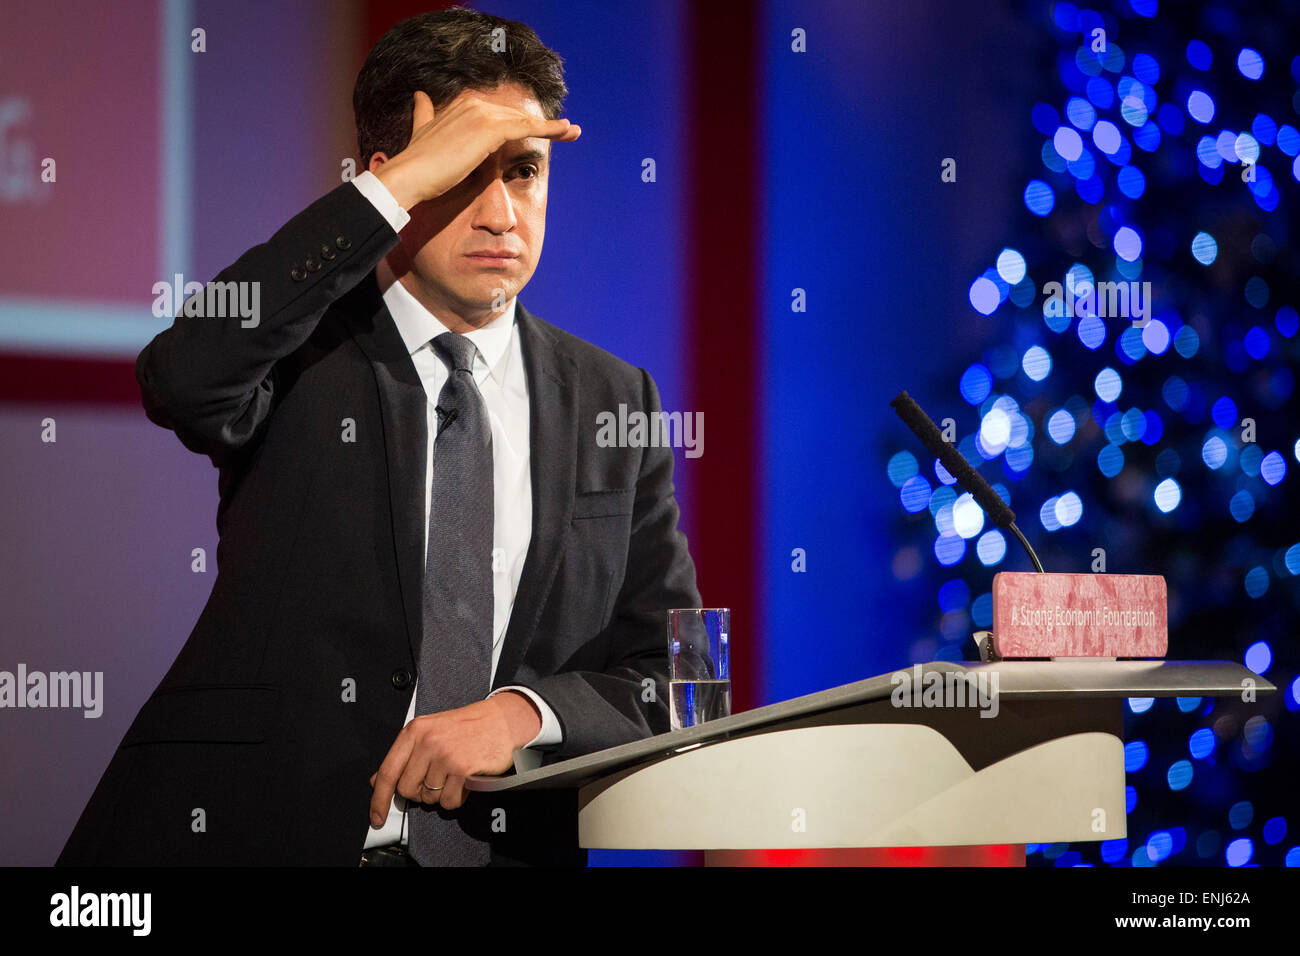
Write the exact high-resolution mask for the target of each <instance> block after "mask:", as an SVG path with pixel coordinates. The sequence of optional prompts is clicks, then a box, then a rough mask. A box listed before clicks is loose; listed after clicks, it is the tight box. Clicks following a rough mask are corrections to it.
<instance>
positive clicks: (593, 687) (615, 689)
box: [519, 370, 700, 763]
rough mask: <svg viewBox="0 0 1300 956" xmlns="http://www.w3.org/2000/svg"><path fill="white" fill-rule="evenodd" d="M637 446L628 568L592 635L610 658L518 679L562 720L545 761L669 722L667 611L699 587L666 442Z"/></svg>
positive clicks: (695, 595) (685, 602)
mask: <svg viewBox="0 0 1300 956" xmlns="http://www.w3.org/2000/svg"><path fill="white" fill-rule="evenodd" d="M641 381H642V401H643V404H642V405H641V407H642V408H644V409H645V410H646V411H647V412H658V411H660V410H661V406H660V401H659V391H658V389H657V388H656V387H655V384H654V381H653V380H652V379H651V378H650V376H649V375H648V374H647V373H646V372H645V371H644V370H641ZM643 452H644V454H643V457H642V460H641V467H640V470H639V473H638V475H637V483H636V498H635V504H634V506H633V514H632V530H631V535H630V539H629V544H628V556H627V573H626V575H625V577H624V579H623V586H622V588H621V589H620V591H619V594H618V597H617V599H616V602H615V606H614V612H613V616H612V619H611V622H610V625H609V627H608V628H607V629H606V631H605V633H604V634H602V635H600V636H599V637H598V638H597V640H602V639H603V640H607V641H608V646H609V664H608V666H607V667H606V668H605V670H603V671H568V672H563V673H559V674H554V675H551V676H547V677H540V678H536V679H534V680H532V681H529V682H519V683H524V684H527V686H528V687H530V688H531V689H533V690H534V691H536V692H537V693H538V694H540V695H541V696H542V697H543V698H545V700H546V701H547V703H548V704H550V705H551V708H552V710H554V712H555V714H556V716H557V717H558V718H559V720H560V724H561V726H562V729H563V732H564V738H563V740H562V741H561V743H560V744H559V745H558V746H557V747H556V748H555V749H554V750H553V751H552V752H550V753H549V754H548V756H547V758H546V762H548V763H550V762H554V761H555V760H561V759H565V758H568V757H575V756H580V755H582V754H587V753H591V752H593V751H596V750H603V749H605V748H606V747H615V746H617V745H619V744H624V743H628V742H630V741H633V740H640V739H642V738H645V737H648V736H650V735H652V734H659V733H665V732H666V731H668V730H669V717H668V636H667V614H666V611H667V609H668V608H674V607H699V606H700V594H699V591H698V590H697V589H696V583H695V564H694V562H693V561H692V560H691V555H690V552H689V550H688V549H687V545H686V536H685V535H684V534H682V532H681V531H680V530H678V527H677V520H678V515H679V511H678V507H677V499H676V497H675V496H674V494H673V452H672V449H671V448H667V447H663V446H658V447H646V448H644V449H643ZM647 679H649V681H650V683H647Z"/></svg>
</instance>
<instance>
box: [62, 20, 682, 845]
mask: <svg viewBox="0 0 1300 956" xmlns="http://www.w3.org/2000/svg"><path fill="white" fill-rule="evenodd" d="M502 41H503V42H502ZM452 66H454V72H453V71H452V70H449V69H448V68H449V67H452ZM566 92H567V91H566V90H565V88H564V82H563V77H562V71H561V69H560V63H559V59H558V57H556V56H555V54H554V53H553V52H552V51H550V50H548V49H547V48H546V47H544V46H543V45H542V44H541V42H540V41H539V40H538V39H537V37H536V35H535V34H534V33H533V32H532V31H531V30H530V29H528V28H527V27H525V26H523V25H522V24H518V23H515V22H514V21H509V20H502V19H499V18H495V17H489V16H486V15H484V14H479V13H475V12H472V11H467V10H461V9H453V10H448V11H442V12H439V13H432V14H424V15H422V16H420V17H415V18H412V19H411V20H408V21H404V22H403V23H401V24H398V26H397V27H395V28H394V29H393V30H392V31H390V32H389V33H388V34H387V35H385V37H384V38H383V39H381V40H380V42H379V43H378V44H376V46H375V48H374V50H372V51H371V54H370V56H369V57H368V58H367V61H366V64H365V66H364V67H363V68H362V71H361V74H360V75H359V77H358V80H357V87H356V92H355V93H354V106H355V108H356V111H357V127H358V139H359V143H360V151H361V160H362V162H363V164H364V165H365V166H366V167H367V168H366V171H365V172H364V173H362V175H361V176H359V177H357V179H356V180H355V181H353V182H348V183H344V184H343V185H341V186H339V187H338V188H336V189H334V190H333V191H332V192H330V193H329V194H327V195H326V196H324V197H322V198H321V199H319V200H318V201H316V202H315V203H313V204H312V205H311V206H309V207H308V208H307V209H306V210H304V211H303V212H302V213H300V214H299V215H297V216H295V217H294V218H293V219H291V220H290V221H289V222H288V223H287V224H286V225H285V226H284V227H283V228H281V229H280V230H279V231H278V232H277V233H276V234H275V235H274V236H273V237H272V238H271V239H270V240H269V241H267V242H265V243H263V244H261V245H258V246H255V247H253V248H252V249H250V250H249V251H248V252H246V253H245V254H244V255H243V256H241V257H240V258H239V260H238V261H237V262H235V263H234V264H233V265H232V266H230V267H229V268H228V269H226V270H224V271H223V272H222V273H221V274H220V275H219V276H218V277H217V279H216V280H215V281H216V282H222V283H230V282H234V283H241V284H242V283H247V284H249V286H251V285H252V283H258V284H259V285H258V286H253V287H252V288H253V289H254V290H255V293H254V294H256V295H257V296H259V298H258V302H259V305H260V309H259V315H258V318H257V320H256V322H249V321H248V320H247V317H241V316H240V315H232V316H222V315H212V314H203V309H202V303H198V304H197V305H195V306H194V307H193V308H192V309H191V308H189V307H188V306H187V309H185V310H182V314H180V315H178V316H177V317H176V320H175V322H174V324H173V326H172V327H171V328H170V329H168V330H166V331H165V332H162V333H160V334H159V335H158V336H157V337H156V338H155V339H154V340H153V341H152V342H151V343H150V344H149V345H148V347H146V349H145V350H144V351H143V352H142V353H141V355H140V357H139V359H138V361H137V363H136V376H137V378H138V380H139V382H140V386H141V391H142V395H143V402H144V406H145V409H146V412H147V414H148V415H149V417H150V419H151V420H153V421H155V422H157V423H158V424H160V425H163V426H165V427H167V428H171V429H173V430H174V431H175V432H176V434H177V436H178V437H179V438H180V440H181V441H182V442H183V443H184V445H185V446H186V447H187V448H189V449H191V450H192V451H195V452H199V453H202V454H205V455H208V456H209V457H210V458H211V459H212V461H213V464H214V465H215V466H217V467H218V468H219V469H220V477H219V483H218V484H219V491H220V495H221V499H220V504H219V507H218V512H217V526H218V530H219V533H220V544H219V548H218V575H217V580H216V582H215V584H214V587H213V591H212V595H211V597H210V598H209V600H208V603H207V605H206V606H205V608H204V610H203V613H202V615H201V616H200V618H199V621H198V623H197V624H196V626H195V628H194V631H193V633H192V634H191V636H190V638H189V640H188V641H187V642H186V644H185V646H184V648H183V649H182V650H181V652H180V655H179V657H178V658H177V660H176V662H175V663H174V664H173V665H172V667H171V669H170V670H169V671H168V673H167V675H166V676H165V677H164V678H163V680H162V682H161V684H160V685H159V687H158V689H157V690H156V691H155V692H154V694H153V695H152V696H151V697H150V698H149V700H148V701H147V702H146V704H145V706H144V707H143V708H142V710H141V711H140V713H139V715H138V716H137V718H136V720H135V722H134V723H133V724H132V725H131V728H130V729H129V731H128V732H127V735H126V737H125V738H124V740H123V741H122V744H121V746H120V747H119V748H118V751H117V753H116V754H115V755H114V757H113V760H112V761H111V763H110V765H109V767H108V769H107V770H106V771H105V773H104V776H103V778H102V779H101V780H100V782H99V785H98V787H97V788H96V790H95V793H94V795H93V796H92V798H91V800H90V803H89V805H88V806H87V808H86V810H85V812H84V813H83V814H82V817H81V820H80V821H79V822H78V824H77V827H76V829H75V830H74V832H73V834H72V836H71V837H70V838H69V840H68V843H67V845H66V847H65V848H64V851H63V854H62V855H61V856H60V858H59V863H60V864H71V865H78V864H105V863H109V864H149V863H162V864H249V863H253V864H288V865H298V864H325V865H349V866H355V865H357V863H358V861H359V860H360V861H361V862H362V863H363V864H370V865H373V864H379V865H394V864H407V863H409V862H410V860H411V859H412V858H417V859H419V861H420V862H421V863H424V864H428V865H442V864H471V865H473V864H481V863H488V862H492V863H512V862H523V863H560V862H562V863H585V860H586V853H585V851H581V850H579V849H578V847H577V845H576V817H575V815H574V802H573V801H574V795H573V794H572V793H564V792H560V793H550V794H522V795H517V796H516V797H515V798H510V797H508V796H506V795H498V794H493V795H487V794H474V795H468V794H467V792H466V789H465V778H466V777H468V776H470V775H472V774H484V773H487V774H496V773H502V772H505V771H507V770H508V769H509V768H510V766H511V764H512V763H514V764H515V766H516V767H520V768H522V767H524V766H529V765H534V764H536V763H537V762H539V759H538V755H540V759H541V760H542V761H547V762H549V761H554V760H557V759H563V758H567V757H572V756H576V755H580V754H583V753H589V752H591V751H594V750H598V749H602V748H605V747H610V746H614V745H617V744H620V743H624V742H627V741H630V740H634V739H638V738H641V737H645V736H647V735H649V734H654V733H660V732H663V731H666V730H667V729H668V725H669V721H668V714H667V700H668V686H667V660H666V646H665V645H666V637H665V610H666V609H667V608H671V607H690V606H698V605H699V603H700V598H699V594H698V592H697V590H696V584H695V569H694V565H693V564H692V562H691V559H690V555H689V553H688V551H687V548H686V541H685V538H684V537H683V536H682V534H681V533H680V531H678V529H677V519H678V509H677V505H676V501H675V499H674V495H673V486H672V469H673V458H672V452H671V450H670V449H668V448H666V447H662V446H660V445H658V444H655V443H651V444H650V445H649V446H641V447H604V445H606V444H607V443H604V442H600V441H598V440H597V435H598V429H597V426H596V423H597V418H598V416H599V415H600V414H601V413H602V412H610V411H615V410H617V409H618V408H619V406H620V405H626V406H627V408H628V411H629V412H636V411H640V412H645V413H654V412H658V411H659V408H660V406H659V397H658V393H657V391H656V389H655V386H654V383H653V381H652V380H651V378H650V376H649V375H648V374H646V373H645V372H644V371H643V370H641V369H638V368H635V367H634V366H631V365H629V364H627V363H625V362H623V361H621V360H619V359H617V358H615V357H614V356H612V355H610V354H608V353H606V352H604V351H602V350H600V349H599V348H597V347H595V346H593V345H591V344H589V343H587V342H584V341H582V340H581V339H578V338H576V337H575V336H572V335H570V334H568V333H566V332H564V331H562V330H560V329H558V328H556V327H555V326H552V325H550V324H548V323H546V322H544V321H542V320H541V319H539V318H537V317H536V316H534V315H532V314H531V313H529V312H528V311H527V310H526V309H525V308H524V307H523V305H522V303H520V302H519V301H518V300H517V295H518V292H519V291H520V289H522V288H523V286H524V285H525V284H526V283H527V282H528V280H529V278H531V276H532V273H533V271H534V269H535V267H536V263H537V260H538V256H539V254H540V251H541V246H542V239H543V234H544V230H545V213H546V185H547V174H548V171H549V163H550V142H551V141H552V140H560V141H562V142H566V141H572V140H574V139H577V138H578V136H579V135H580V130H579V129H578V127H576V126H571V125H570V124H569V123H568V121H567V120H561V119H558V118H557V117H558V114H559V108H560V103H561V102H562V99H563V96H564V95H565V93H566ZM399 127H400V128H401V129H402V130H404V132H400V133H399ZM399 231H400V233H401V235H400V237H399V234H398V233H399ZM199 298H203V297H202V296H200V297H199ZM192 301H193V300H192ZM209 301H211V300H210V299H209ZM194 313H198V314H194ZM404 721H405V724H404ZM467 797H468V799H467ZM363 848H364V850H365V853H364V854H363Z"/></svg>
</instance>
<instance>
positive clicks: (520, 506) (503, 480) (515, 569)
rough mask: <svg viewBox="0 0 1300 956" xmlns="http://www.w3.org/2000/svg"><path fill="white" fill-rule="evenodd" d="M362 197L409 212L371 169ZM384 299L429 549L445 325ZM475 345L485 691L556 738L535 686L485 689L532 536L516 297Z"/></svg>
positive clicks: (386, 834) (396, 222)
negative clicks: (416, 392) (482, 471)
mask: <svg viewBox="0 0 1300 956" xmlns="http://www.w3.org/2000/svg"><path fill="white" fill-rule="evenodd" d="M353 183H355V184H356V187H357V189H358V190H360V192H361V194H362V195H363V196H365V197H366V198H367V199H368V200H370V202H371V203H372V204H374V206H375V208H376V209H377V210H378V211H379V213H380V214H381V215H383V216H384V218H385V219H387V220H388V223H389V225H391V226H392V227H393V231H394V232H400V231H401V230H402V227H403V226H405V225H406V224H407V223H408V222H409V221H410V218H411V217H410V216H409V215H408V214H407V213H406V212H405V211H404V210H403V209H402V208H401V207H400V206H399V205H398V204H397V201H396V200H395V199H393V197H392V194H391V193H389V191H388V190H387V189H386V188H385V187H384V184H383V183H381V182H380V181H379V178H378V177H376V176H375V175H374V174H373V173H371V172H370V171H369V170H367V171H366V172H363V173H362V174H361V175H360V176H358V177H357V178H356V179H354V180H353ZM383 295H384V304H385V305H387V306H388V311H389V312H390V313H392V316H393V322H394V323H395V324H396V326H397V331H398V333H399V334H400V335H401V337H402V341H403V342H404V343H405V345H406V348H407V350H408V351H409V352H410V354H411V361H412V363H413V364H414V365H415V369H416V371H417V372H418V373H419V375H420V382H421V383H422V384H423V385H424V391H425V394H426V395H427V396H428V402H427V404H426V405H425V421H426V424H427V427H428V434H429V441H428V442H427V447H426V450H425V463H424V542H425V547H424V554H425V555H426V561H427V555H428V550H429V548H428V544H429V508H430V501H431V498H432V490H433V453H434V445H435V441H434V438H435V436H436V435H437V430H438V429H437V414H436V412H435V411H434V407H435V405H436V404H437V401H438V395H439V393H440V392H441V391H442V386H443V385H444V384H446V382H447V378H448V372H447V367H446V365H444V364H443V362H442V360H441V359H440V358H438V356H437V354H436V353H435V352H434V351H433V348H432V347H431V346H430V344H429V343H430V342H431V341H432V340H433V339H434V338H436V337H437V336H439V335H441V334H442V333H443V332H447V331H450V330H449V329H448V328H447V327H446V326H445V325H443V324H442V322H440V321H438V319H437V318H435V317H434V315H433V314H432V313H431V312H429V310H428V309H426V308H425V307H424V306H423V305H421V304H420V302H419V301H418V300H417V299H416V298H415V297H414V296H413V295H411V293H410V292H408V291H407V289H406V287H405V286H403V285H402V283H401V282H400V281H397V282H394V283H393V284H392V285H391V286H390V287H389V288H388V290H387V291H386V292H384V294H383ZM465 337H466V338H468V339H469V340H470V341H471V342H473V343H474V346H475V354H474V362H473V365H474V367H473V370H472V374H473V376H474V381H475V383H476V384H477V385H478V389H479V394H480V395H482V397H483V404H484V406H485V407H486V410H487V417H488V423H489V425H490V426H491V429H492V499H493V507H494V527H493V542H492V543H493V568H494V572H495V573H494V574H493V576H492V635H493V637H492V672H491V677H489V685H488V686H487V687H484V688H483V693H484V694H485V695H486V696H488V697H491V696H493V695H494V694H499V693H501V692H502V691H505V690H516V691H519V692H520V693H523V694H525V695H527V696H528V698H529V699H531V700H532V701H533V703H534V704H536V705H537V709H538V710H539V711H540V712H541V715H542V729H541V730H540V731H539V732H538V734H537V736H536V737H534V738H533V739H532V740H531V741H529V742H528V743H527V744H526V745H525V748H528V747H541V746H546V745H548V744H557V743H559V742H560V740H561V739H562V736H563V735H562V733H561V731H560V722H559V720H558V719H557V718H556V716H555V713H554V711H552V710H551V708H550V707H549V706H548V705H547V703H546V701H544V700H542V698H541V697H539V696H538V695H537V694H536V693H534V692H533V691H532V690H530V689H528V688H527V687H515V686H510V687H500V688H497V690H495V691H492V693H491V694H489V693H488V690H489V688H490V686H491V680H492V679H493V678H495V675H496V669H497V662H498V660H499V659H500V657H501V649H502V647H503V646H504V644H505V635H506V628H507V626H508V625H509V623H510V610H511V608H512V607H513V606H514V601H515V594H516V592H517V591H518V590H519V579H520V577H521V576H522V575H523V570H524V559H525V557H526V556H527V554H528V542H529V540H530V539H531V538H532V521H533V499H532V479H531V476H530V474H529V460H530V458H531V454H530V448H529V444H528V442H529V427H528V383H527V377H526V375H525V374H524V359H523V351H522V348H521V346H520V342H519V328H518V326H517V325H516V324H515V299H514V298H512V299H511V300H510V302H509V303H508V304H507V305H506V308H505V310H504V311H503V312H502V313H501V314H500V315H499V316H497V317H496V318H495V319H493V320H492V321H491V322H489V323H487V324H486V325H484V326H482V327H481V328H478V329H475V330H474V331H472V332H468V333H465ZM414 717H415V692H414V690H412V693H411V705H410V707H409V708H408V709H407V712H406V722H407V723H410V722H411V720H412V719H413V718H414ZM541 759H542V757H541V753H540V752H538V751H535V750H527V749H524V750H516V751H515V753H514V763H515V769H516V770H517V771H519V772H523V771H524V770H529V769H532V768H533V767H536V766H539V765H540V764H541ZM405 811H406V800H405V799H404V798H403V797H401V796H398V795H394V797H393V801H392V806H390V807H389V810H388V819H387V820H386V821H385V822H384V825H383V826H382V827H379V828H377V829H376V828H375V827H371V828H370V832H369V833H368V834H367V835H366V843H365V847H366V848H369V847H372V846H383V845H385V844H388V843H397V842H399V841H400V842H402V843H405V842H406V826H405V823H406V812H405Z"/></svg>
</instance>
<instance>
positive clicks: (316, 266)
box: [303, 256, 320, 272]
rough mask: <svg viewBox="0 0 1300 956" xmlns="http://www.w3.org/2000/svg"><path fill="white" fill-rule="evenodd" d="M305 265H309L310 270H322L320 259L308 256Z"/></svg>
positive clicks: (308, 269)
mask: <svg viewBox="0 0 1300 956" xmlns="http://www.w3.org/2000/svg"><path fill="white" fill-rule="evenodd" d="M303 265H305V266H306V267H307V271H308V272H320V261H319V260H318V259H313V258H311V257H310V256H308V258H307V261H306V262H304V263H303Z"/></svg>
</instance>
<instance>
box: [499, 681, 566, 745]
mask: <svg viewBox="0 0 1300 956" xmlns="http://www.w3.org/2000/svg"><path fill="white" fill-rule="evenodd" d="M503 690H514V691H518V692H519V693H521V694H524V695H526V696H527V697H528V699H529V700H531V701H532V702H533V703H534V704H536V705H537V709H538V710H539V711H540V712H541V714H542V729H541V730H539V731H538V732H537V736H536V737H534V738H533V739H532V740H530V741H528V743H526V744H524V746H523V748H522V749H525V750H526V749H527V748H529V747H546V746H550V745H552V744H558V743H560V742H561V741H562V740H563V739H564V733H563V731H561V730H560V720H559V718H558V717H556V716H555V711H553V710H551V705H550V704H548V703H546V701H544V700H542V698H541V697H540V696H538V694H537V692H536V691H534V690H530V689H529V688H527V687H520V686H518V685H516V684H511V685H509V686H507V687H498V688H497V689H496V690H494V691H493V692H492V693H490V694H488V696H489V697H495V696H496V695H497V694H499V693H501V692H502V691H503ZM515 753H516V754H517V753H519V751H518V750H516V751H515ZM539 756H540V754H539Z"/></svg>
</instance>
